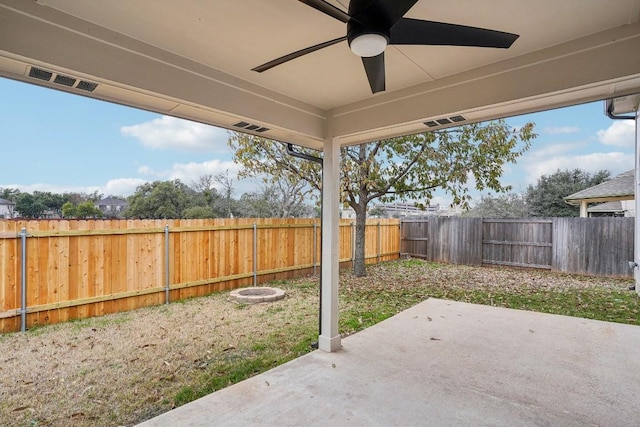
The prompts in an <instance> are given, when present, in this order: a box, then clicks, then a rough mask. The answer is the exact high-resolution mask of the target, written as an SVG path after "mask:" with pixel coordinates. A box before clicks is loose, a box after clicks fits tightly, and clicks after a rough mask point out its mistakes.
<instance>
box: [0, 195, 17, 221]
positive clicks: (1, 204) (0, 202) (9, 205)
mask: <svg viewBox="0 0 640 427" xmlns="http://www.w3.org/2000/svg"><path fill="white" fill-rule="evenodd" d="M15 205H16V204H15V203H13V202H12V201H11V200H7V199H0V218H13V213H14V210H13V208H14V206H15Z"/></svg>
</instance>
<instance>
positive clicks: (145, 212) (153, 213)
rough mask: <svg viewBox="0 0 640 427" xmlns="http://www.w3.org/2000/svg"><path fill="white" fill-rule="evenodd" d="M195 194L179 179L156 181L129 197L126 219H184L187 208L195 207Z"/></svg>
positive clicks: (138, 189)
mask: <svg viewBox="0 0 640 427" xmlns="http://www.w3.org/2000/svg"><path fill="white" fill-rule="evenodd" d="M193 198H194V192H193V190H192V189H190V188H189V187H188V186H186V185H185V184H183V183H182V182H181V181H180V180H179V179H175V180H173V181H154V182H151V183H146V184H143V185H141V186H139V187H138V188H137V189H136V192H135V193H134V194H133V195H132V196H130V197H129V200H128V202H129V207H128V208H127V209H126V210H125V212H124V216H125V217H126V218H140V219H167V218H183V212H184V210H185V209H186V208H188V207H190V206H193V203H192V202H193Z"/></svg>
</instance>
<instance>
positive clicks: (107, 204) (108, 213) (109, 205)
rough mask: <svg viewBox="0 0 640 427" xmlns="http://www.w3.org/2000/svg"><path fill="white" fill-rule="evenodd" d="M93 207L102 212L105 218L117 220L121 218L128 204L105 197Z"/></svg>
mask: <svg viewBox="0 0 640 427" xmlns="http://www.w3.org/2000/svg"><path fill="white" fill-rule="evenodd" d="M95 206H96V207H97V208H98V209H100V211H102V214H103V215H104V216H105V217H107V218H109V217H110V218H117V217H121V216H122V212H124V210H125V209H126V208H127V206H128V203H127V202H125V201H124V200H121V199H116V198H115V197H107V198H104V199H101V200H98V201H97V202H96V203H95Z"/></svg>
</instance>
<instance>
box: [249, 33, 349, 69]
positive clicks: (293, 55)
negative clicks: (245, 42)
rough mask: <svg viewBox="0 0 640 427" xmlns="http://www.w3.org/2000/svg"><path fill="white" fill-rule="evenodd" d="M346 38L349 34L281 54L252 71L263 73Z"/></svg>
mask: <svg viewBox="0 0 640 427" xmlns="http://www.w3.org/2000/svg"><path fill="white" fill-rule="evenodd" d="M346 39H347V36H343V37H338V38H337V39H333V40H329V41H328V42H324V43H320V44H317V45H315V46H310V47H307V48H304V49H302V50H299V51H297V52H293V53H289V54H287V55H285V56H281V57H280V58H276V59H274V60H273V61H269V62H267V63H264V64H262V65H258V66H257V67H255V68H252V69H251V71H257V72H259V73H262V72H263V71H267V70H269V69H271V68H273V67H275V66H276V65H280V64H284V63H285V62H289V61H291V60H292V59H296V58H300V57H301V56H303V55H306V54H308V53H311V52H315V51H316V50H320V49H323V48H325V47H329V46H332V45H334V44H336V43H340V42H341V41H345V40H346Z"/></svg>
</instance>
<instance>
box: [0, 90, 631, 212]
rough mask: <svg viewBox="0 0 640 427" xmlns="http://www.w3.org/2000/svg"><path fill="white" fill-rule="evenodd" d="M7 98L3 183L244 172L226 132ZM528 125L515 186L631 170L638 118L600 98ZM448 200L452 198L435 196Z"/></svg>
mask: <svg viewBox="0 0 640 427" xmlns="http://www.w3.org/2000/svg"><path fill="white" fill-rule="evenodd" d="M0 99H2V102H0V141H1V144H2V162H1V165H2V166H1V167H0V188H18V189H19V190H20V191H23V192H32V191H34V190H40V191H52V192H57V193H63V192H71V191H73V192H86V193H91V192H93V191H96V190H97V191H98V192H100V193H102V194H104V195H105V196H107V195H116V196H118V195H120V196H127V195H130V194H132V193H133V192H134V191H135V189H136V187H137V186H138V185H140V184H142V183H144V182H147V181H154V180H167V179H175V178H178V179H180V180H182V181H183V182H185V183H186V184H190V183H191V182H192V181H194V180H195V179H197V178H198V177H199V176H201V175H204V174H216V173H219V172H224V171H225V170H228V171H229V173H230V174H231V175H232V176H235V174H236V173H237V171H238V170H239V167H238V166H237V165H235V164H233V162H232V161H231V158H232V152H231V150H230V149H229V148H228V146H227V144H226V141H227V139H228V132H227V131H226V130H223V129H219V128H215V127H211V126H205V125H202V124H198V123H192V122H187V121H183V120H178V119H175V118H171V117H167V116H161V115H159V114H155V113H150V112H146V111H141V110H136V109H133V108H129V107H123V106H120V105H116V104H111V103H107V102H101V101H96V100H93V99H89V98H84V97H81V96H77V95H71V94H67V93H64V92H59V91H55V90H51V89H47V88H41V87H38V86H34V85H30V84H26V83H21V82H16V81H12V80H8V79H4V78H0ZM528 121H532V122H534V123H535V124H536V132H537V133H538V134H539V136H538V138H537V139H536V140H535V141H534V142H533V145H532V147H531V149H530V150H529V151H528V152H527V153H526V154H525V155H524V156H523V157H521V158H520V159H519V160H518V163H517V164H516V165H511V166H509V167H508V169H507V170H506V171H505V175H504V177H503V182H504V183H505V184H510V185H512V186H513V189H514V191H516V192H522V191H524V190H525V189H526V188H527V186H528V185H529V184H535V182H536V180H537V179H538V178H539V177H540V176H541V175H542V174H550V173H553V172H555V171H556V170H557V169H561V170H564V169H567V168H569V169H573V168H581V169H583V170H586V171H589V172H595V171H597V170H600V169H607V170H609V171H611V172H612V174H613V175H616V174H618V173H620V172H623V171H626V170H629V169H633V165H634V160H633V158H634V132H635V130H634V124H633V121H630V120H625V121H613V120H611V119H609V118H607V117H606V116H605V114H604V112H603V103H602V102H596V103H591V104H585V105H580V106H575V107H570V108H564V109H558V110H552V111H546V112H541V113H536V114H529V115H525V116H519V117H512V118H509V119H508V123H509V124H511V125H513V126H521V125H522V124H524V123H526V122H528ZM235 187H236V190H235V193H236V194H235V196H236V197H238V196H239V195H240V194H242V193H244V192H246V191H255V190H256V183H255V182H251V181H247V180H244V181H243V180H237V179H236V180H235ZM449 201H450V198H449V197H448V196H447V195H446V194H438V195H437V197H436V198H435V199H434V203H449Z"/></svg>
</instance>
